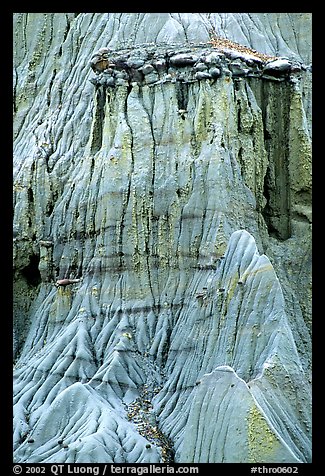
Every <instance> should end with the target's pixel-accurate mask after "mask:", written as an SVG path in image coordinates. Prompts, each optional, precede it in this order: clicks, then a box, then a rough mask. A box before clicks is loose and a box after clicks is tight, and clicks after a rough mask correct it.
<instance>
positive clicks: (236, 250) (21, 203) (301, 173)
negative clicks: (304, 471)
mask: <svg viewBox="0 0 325 476" xmlns="http://www.w3.org/2000/svg"><path fill="white" fill-rule="evenodd" d="M142 15H144V14H122V15H120V16H118V15H117V14H107V15H106V14H105V15H103V14H78V15H77V14H76V16H75V14H66V15H64V14H54V15H53V14H52V15H51V16H49V15H41V14H21V15H16V17H15V20H16V26H15V32H16V33H15V34H16V38H17V45H20V48H18V47H17V48H16V49H17V58H16V66H15V91H14V93H15V97H14V100H15V122H14V126H15V131H16V138H15V157H14V165H15V182H14V203H15V221H14V252H15V255H14V266H15V280H14V307H15V320H14V327H15V345H16V346H15V352H16V354H15V359H16V361H15V377H16V381H15V433H14V440H15V459H16V460H17V461H21V462H23V461H24V462H27V461H28V462H129V463H137V462H159V461H160V462H168V461H175V462H254V461H258V462H308V461H310V459H311V455H310V452H311V444H310V439H311V417H310V413H311V411H310V364H311V362H310V350H311V344H310V321H311V302H310V292H311V291H310V261H311V258H310V256H311V250H310V248H311V240H310V233H311V230H310V227H311V225H310V223H311V164H310V161H311V152H310V137H309V127H310V117H309V114H308V111H309V108H310V102H308V101H307V100H306V97H307V96H308V94H307V93H308V91H310V88H309V86H308V85H309V83H308V78H309V76H310V68H309V66H308V64H306V63H307V62H308V60H306V61H305V63H304V62H302V61H301V57H300V56H299V54H298V52H292V50H290V51H291V53H292V54H291V55H289V54H288V55H287V57H288V58H287V59H284V58H281V59H280V60H279V59H274V58H270V59H269V61H262V60H260V59H259V58H258V57H256V56H254V54H253V53H252V52H250V53H249V52H247V53H246V54H244V53H240V52H238V51H236V50H223V51H221V50H218V49H216V48H213V47H212V46H211V44H208V43H206V42H202V43H195V44H194V43H193V44H189V43H188V41H187V40H189V39H192V38H191V37H190V36H189V32H190V31H192V29H193V28H194V25H201V29H200V28H198V26H196V30H195V31H197V32H198V31H200V32H202V31H204V28H203V26H204V25H206V24H207V22H210V24H211V22H212V21H215V22H216V21H217V19H218V16H217V14H215V17H213V16H212V15H210V16H209V15H206V16H201V15H199V14H193V15H194V16H193V17H192V16H191V15H185V14H179V15H180V16H179V17H177V18H178V20H177V21H178V22H179V23H177V21H176V17H175V15H178V14H161V16H156V15H155V14H145V15H144V16H142ZM150 15H152V16H151V17H150ZM164 15H169V16H167V17H165V16H164ZM173 15H174V16H173ZM181 15H184V16H181ZM221 15H222V14H220V15H219V20H220V21H221V19H222V18H223V22H224V25H225V24H226V23H225V21H226V17H222V16H221ZM229 15H230V14H229ZM238 15H247V14H238ZM149 18H150V19H151V22H152V23H151V25H152V32H151V37H150V35H149V34H148V33H147V31H148V30H147V29H146V28H144V26H143V25H147V23H146V22H148V21H149ZM231 18H234V17H233V16H231ZM241 18H242V19H243V18H246V20H245V21H248V19H247V17H241ZM229 19H230V16H229V17H228V20H229ZM258 19H259V21H261V19H260V17H259V16H258V15H257V17H256V18H255V21H257V20H258ZM117 20H118V25H119V26H117V23H116V22H117ZM269 20H270V18H269V17H268V21H269ZM229 21H230V20H229ZM175 22H176V23H175ZM200 22H201V23H200ZM135 24H136V25H137V28H135ZM178 24H179V25H182V28H183V30H184V31H186V32H187V36H186V35H185V37H184V35H183V36H182V35H181V34H180V33H179V36H178V34H177V35H176V34H175V31H178V30H177V27H176V26H175V25H178ZM228 24H229V23H227V25H228ZM297 24H299V22H298V23H297ZM130 25H132V28H133V29H131V27H130ZM141 25H142V26H141ZM171 25H174V27H173V28H172V26H171ZM32 30H33V31H35V30H36V33H37V34H36V35H34V36H33V35H32V34H31V32H32ZM21 31H24V32H25V35H23V34H22V33H21ZM54 31H55V34H54V33H53V32H54ZM131 31H132V32H135V33H134V35H135V37H134V38H131V39H130V38H129V37H127V33H129V34H130V35H131V33H130V32H131ZM205 31H206V32H207V31H208V29H207V28H206V30H205ZM141 32H142V33H141ZM144 32H146V33H144ZM132 34H133V33H132ZM168 34H169V36H168ZM278 34H280V33H279V32H278ZM143 35H147V36H145V37H143ZM148 35H149V38H148ZM161 35H162V38H160V36H161ZM123 37H124V38H125V37H127V41H125V42H124V43H125V45H124V46H121V41H122V38H123ZM196 37H197V35H196ZM252 37H254V35H253V34H252ZM233 39H235V40H236V39H238V38H236V37H235V38H233ZM148 40H149V41H153V40H155V41H156V42H157V43H159V42H160V43H159V44H155V45H154V44H148ZM199 40H201V38H200V37H199ZM128 41H130V42H131V43H130V44H132V47H129V44H128ZM146 41H147V43H144V42H146ZM162 41H164V42H165V44H162ZM172 41H173V42H174V43H172ZM202 41H203V39H202ZM33 42H34V44H33ZM140 43H141V44H140ZM265 43H266V44H268V40H267V34H266V39H265ZM289 43H290V42H289ZM103 46H105V47H106V46H108V47H109V48H110V49H111V51H110V52H109V65H108V66H107V68H106V70H105V71H104V72H99V71H97V73H98V74H96V73H95V72H93V71H92V70H91V68H90V67H89V60H90V58H91V56H92V55H93V53H95V52H96V51H97V50H98V48H99V47H103ZM252 46H253V47H255V48H256V45H255V44H252ZM287 46H288V45H287ZM288 50H289V46H288ZM263 52H264V53H267V54H270V55H271V54H272V56H274V55H277V54H278V52H277V51H274V50H273V51H270V50H268V49H267V48H266V49H264V51H263ZM300 54H301V52H300ZM306 91H307V93H306ZM304 92H305V94H303V93H304ZM63 278H69V279H74V280H75V281H76V282H73V283H71V284H67V285H66V286H63V285H57V286H55V282H56V281H57V280H58V279H63ZM59 284H60V283H59Z"/></svg>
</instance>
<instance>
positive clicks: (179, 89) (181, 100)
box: [176, 81, 188, 111]
mask: <svg viewBox="0 0 325 476" xmlns="http://www.w3.org/2000/svg"><path fill="white" fill-rule="evenodd" d="M176 98H177V106H178V109H179V110H183V111H186V109H187V102H188V85H187V84H186V83H183V82H181V81H177V82H176Z"/></svg>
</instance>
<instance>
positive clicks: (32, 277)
mask: <svg viewBox="0 0 325 476" xmlns="http://www.w3.org/2000/svg"><path fill="white" fill-rule="evenodd" d="M39 260H40V259H39V256H38V255H32V256H31V258H30V261H29V264H28V265H27V266H25V268H23V269H22V270H21V274H22V276H23V277H24V278H25V279H26V281H27V283H28V284H30V285H31V286H33V287H37V286H38V285H39V284H40V283H41V274H40V272H39V269H38V265H39Z"/></svg>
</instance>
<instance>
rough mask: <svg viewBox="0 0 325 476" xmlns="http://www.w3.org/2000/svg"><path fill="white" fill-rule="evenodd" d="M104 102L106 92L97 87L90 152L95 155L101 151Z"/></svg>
mask: <svg viewBox="0 0 325 476" xmlns="http://www.w3.org/2000/svg"><path fill="white" fill-rule="evenodd" d="M105 101H106V90H105V89H104V88H103V87H99V88H98V89H97V90H96V98H95V121H94V129H93V136H92V143H91V148H90V152H91V154H95V153H96V152H98V151H99V150H100V149H101V146H102V140H103V127H104V119H105Z"/></svg>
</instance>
